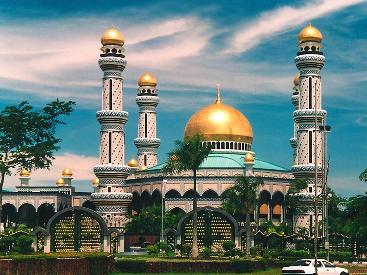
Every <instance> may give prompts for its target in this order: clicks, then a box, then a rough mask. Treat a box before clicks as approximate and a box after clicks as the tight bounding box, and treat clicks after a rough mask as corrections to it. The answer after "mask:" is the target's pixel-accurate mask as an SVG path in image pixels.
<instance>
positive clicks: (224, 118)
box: [184, 96, 253, 143]
mask: <svg viewBox="0 0 367 275" xmlns="http://www.w3.org/2000/svg"><path fill="white" fill-rule="evenodd" d="M195 135H201V136H202V137H203V140H205V141H216V140H218V141H238V142H247V143H252V140H253V133H252V127H251V124H250V122H249V121H248V119H247V118H246V117H245V116H244V115H243V114H242V113H241V112H240V111H239V110H237V109H235V108H233V107H231V106H229V105H226V104H223V103H222V100H221V99H220V97H219V96H218V97H217V100H216V102H215V103H214V104H211V105H209V106H206V107H204V108H202V109H200V110H199V111H197V112H196V113H195V114H193V115H192V116H191V118H190V119H189V121H188V122H187V124H186V127H185V134H184V137H185V138H188V137H192V136H195Z"/></svg>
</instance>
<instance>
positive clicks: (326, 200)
mask: <svg viewBox="0 0 367 275" xmlns="http://www.w3.org/2000/svg"><path fill="white" fill-rule="evenodd" d="M319 131H320V132H321V133H322V139H323V146H322V148H323V152H322V188H323V221H324V226H323V233H324V234H323V235H324V237H325V250H326V251H327V260H328V261H329V258H330V244H329V212H328V205H329V199H330V198H331V194H329V192H328V189H327V175H328V171H329V165H328V163H327V162H326V155H327V152H326V148H327V147H326V146H327V135H326V134H327V133H330V131H331V127H330V126H329V125H325V124H324V121H323V125H320V126H319Z"/></svg>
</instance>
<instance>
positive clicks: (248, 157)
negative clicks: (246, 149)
mask: <svg viewBox="0 0 367 275" xmlns="http://www.w3.org/2000/svg"><path fill="white" fill-rule="evenodd" d="M243 162H245V163H246V162H254V156H253V155H252V154H250V153H247V154H246V155H245V157H244V158H243Z"/></svg>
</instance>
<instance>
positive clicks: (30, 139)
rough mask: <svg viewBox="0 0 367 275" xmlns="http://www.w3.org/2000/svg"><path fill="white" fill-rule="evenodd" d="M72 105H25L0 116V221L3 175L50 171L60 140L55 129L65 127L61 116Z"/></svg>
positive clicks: (9, 109) (12, 108)
mask: <svg viewBox="0 0 367 275" xmlns="http://www.w3.org/2000/svg"><path fill="white" fill-rule="evenodd" d="M74 104H75V103H74V102H72V101H68V102H64V101H59V100H58V99H57V100H56V101H53V102H51V103H49V104H47V105H46V106H45V107H43V108H42V109H40V110H34V109H33V107H32V106H31V105H30V104H29V103H28V102H26V101H23V102H22V103H20V104H19V105H18V106H8V107H5V109H4V110H3V111H1V113H0V217H1V211H2V192H3V185H4V180H5V176H6V175H11V174H12V173H14V172H15V171H17V170H20V169H22V168H26V169H28V170H29V171H31V170H35V169H42V168H50V166H51V164H52V160H53V159H54V155H53V153H54V151H56V150H58V149H59V146H58V144H59V143H60V141H61V140H60V139H58V138H56V137H55V132H56V126H58V125H60V124H65V122H64V121H62V120H61V119H60V117H61V116H63V115H66V116H68V115H69V114H70V113H71V112H72V111H73V105H74Z"/></svg>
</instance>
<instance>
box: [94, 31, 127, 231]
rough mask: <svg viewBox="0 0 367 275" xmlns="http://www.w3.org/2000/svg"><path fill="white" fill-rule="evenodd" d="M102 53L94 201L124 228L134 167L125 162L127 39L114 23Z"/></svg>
mask: <svg viewBox="0 0 367 275" xmlns="http://www.w3.org/2000/svg"><path fill="white" fill-rule="evenodd" d="M101 43H102V48H101V50H102V54H101V55H100V58H99V66H100V68H101V69H102V71H103V74H104V76H103V80H102V81H103V86H102V110H100V111H98V112H97V115H96V116H97V120H98V122H99V123H100V124H101V131H100V150H99V165H97V166H95V167H94V174H95V175H96V177H97V178H98V179H99V185H98V187H97V188H96V192H95V193H93V194H92V201H93V202H94V204H95V205H96V211H97V212H98V213H99V214H100V215H101V216H102V217H103V218H104V219H105V220H106V222H107V226H108V227H112V228H120V229H122V228H124V225H125V223H126V222H127V220H128V219H127V214H128V205H129V204H130V202H131V200H132V194H130V193H124V191H123V188H124V184H125V180H126V178H127V176H128V175H129V174H130V173H131V171H132V170H131V168H130V167H129V166H127V165H125V160H124V157H125V132H124V125H125V123H126V122H127V118H128V113H127V112H125V111H124V108H123V91H122V84H123V81H122V71H123V70H124V69H125V66H126V60H125V54H124V51H125V50H124V47H123V45H124V43H125V39H124V37H123V35H122V34H121V33H120V31H119V30H117V29H116V28H114V27H112V28H110V29H108V30H106V31H105V32H104V34H103V36H102V38H101Z"/></svg>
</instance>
